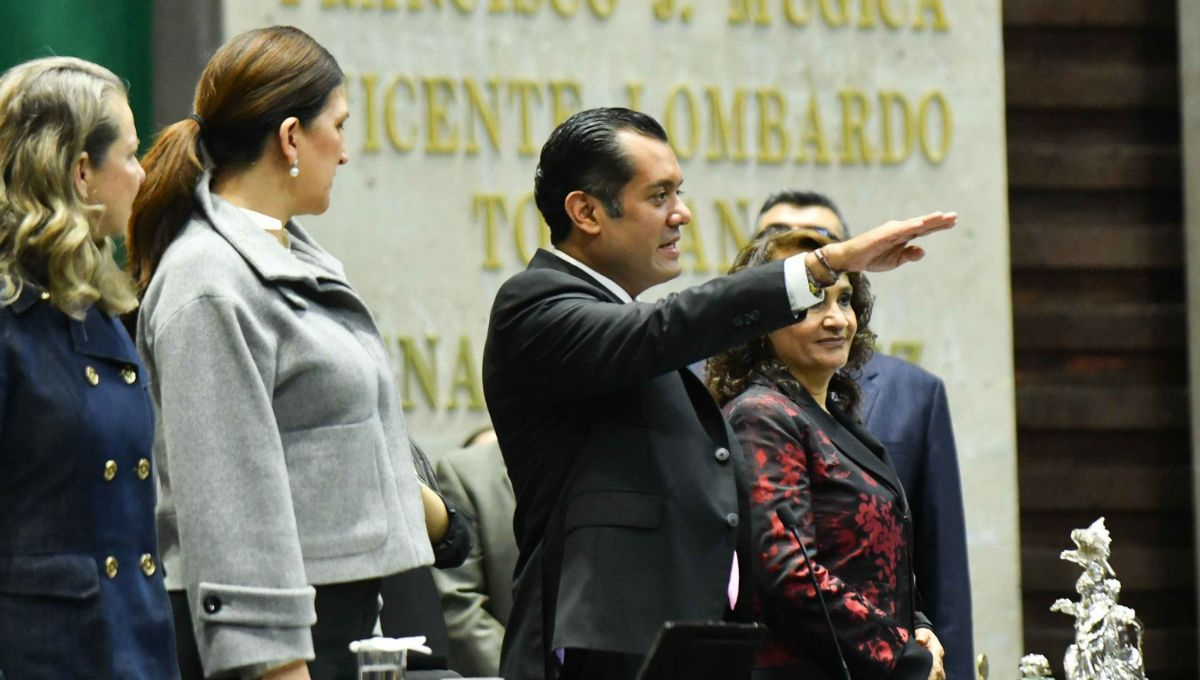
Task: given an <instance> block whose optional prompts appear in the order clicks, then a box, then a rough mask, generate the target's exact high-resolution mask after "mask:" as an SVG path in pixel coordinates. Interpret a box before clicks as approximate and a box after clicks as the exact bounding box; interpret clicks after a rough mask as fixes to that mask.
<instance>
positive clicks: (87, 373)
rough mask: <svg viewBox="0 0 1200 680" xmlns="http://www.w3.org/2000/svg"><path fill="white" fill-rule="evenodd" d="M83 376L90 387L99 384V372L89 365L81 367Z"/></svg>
mask: <svg viewBox="0 0 1200 680" xmlns="http://www.w3.org/2000/svg"><path fill="white" fill-rule="evenodd" d="M83 377H85V378H87V381H88V384H89V385H91V386H92V387H95V386H96V385H99V384H100V374H99V373H97V372H96V369H94V368H92V367H91V366H88V367H87V368H85V369H83Z"/></svg>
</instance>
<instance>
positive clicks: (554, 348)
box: [483, 108, 956, 680]
mask: <svg viewBox="0 0 1200 680" xmlns="http://www.w3.org/2000/svg"><path fill="white" fill-rule="evenodd" d="M682 183H683V174H682V171H681V170H680V168H679V164H678V162H677V161H676V159H675V154H674V153H673V152H672V151H671V148H670V146H668V144H667V136H666V133H665V132H664V131H663V129H662V126H660V125H659V124H658V123H657V122H656V121H655V120H654V119H652V118H650V117H649V116H646V115H645V114H640V113H637V112H634V111H630V110H628V109H615V108H614V109H592V110H588V111H583V112H580V113H578V114H575V115H574V116H572V117H571V118H569V119H567V120H566V121H565V122H564V123H563V124H562V125H560V126H559V127H558V128H556V129H555V131H554V132H553V133H552V134H551V136H550V139H549V140H548V141H547V142H546V144H545V146H544V147H543V148H542V153H541V157H540V160H539V164H538V169H537V173H536V175H535V180H534V196H535V199H536V202H537V205H538V209H539V210H540V211H541V213H542V215H543V217H545V219H546V222H547V223H548V225H549V227H550V233H551V242H552V243H553V244H554V246H555V248H554V249H553V250H549V251H547V250H539V251H538V252H537V254H536V255H534V257H533V260H532V261H531V262H530V265H529V267H528V268H527V269H526V270H525V271H524V272H522V273H519V274H517V275H516V276H514V277H513V278H511V279H509V280H508V281H507V282H505V284H504V285H503V286H502V287H501V289H500V291H499V293H498V294H497V296H496V300H495V303H494V305H493V307H492V316H491V322H490V325H489V328H488V339H487V343H486V345H485V348H484V356H483V383H484V393H485V396H486V397H487V402H488V409H489V411H490V412H491V414H492V422H493V425H494V426H495V428H496V433H497V435H498V436H499V440H500V447H501V450H502V451H503V454H504V459H505V463H506V464H507V466H508V472H509V476H510V478H511V479H512V482H513V488H514V490H515V492H516V496H517V510H516V516H515V519H514V528H515V530H516V536H517V543H518V546H519V548H520V555H519V557H518V564H517V571H516V578H515V584H516V592H515V597H514V604H513V611H512V616H511V617H510V619H509V625H508V629H507V631H506V635H505V639H504V649H503V654H502V659H501V673H502V674H503V675H504V677H506V678H508V679H509V680H531V679H540V678H546V679H547V680H549V679H552V678H564V679H568V680H576V679H581V678H589V679H590V678H604V679H608V678H611V679H613V680H627V679H630V678H633V677H634V676H635V675H636V673H637V671H638V668H639V667H640V665H641V663H642V661H643V658H644V656H645V654H646V653H647V652H648V650H649V647H650V644H651V642H652V641H653V638H654V636H655V635H656V634H657V632H658V630H659V628H660V627H661V626H662V624H663V622H664V621H668V620H714V619H718V620H719V619H722V618H733V619H739V620H745V619H748V618H749V616H750V612H749V606H748V604H749V600H750V598H749V592H748V590H749V586H750V581H749V568H748V564H749V563H748V562H746V561H745V560H746V555H745V546H746V545H747V543H746V538H747V536H746V535H745V534H744V533H740V532H739V528H738V527H739V525H740V524H741V523H742V521H741V520H742V517H743V516H744V514H745V513H744V511H743V509H744V507H745V492H746V486H745V484H744V482H743V480H741V479H740V477H739V474H738V465H739V463H740V461H741V452H740V451H739V450H738V449H737V446H736V440H735V438H734V437H733V435H732V433H731V432H730V431H729V428H728V426H727V425H726V423H725V421H724V419H723V418H722V417H721V413H720V411H719V409H718V408H717V406H716V403H715V402H714V401H713V400H712V398H711V397H710V396H709V395H708V393H707V391H706V390H705V388H704V386H703V384H702V383H701V382H700V380H699V379H697V378H696V377H695V376H694V375H693V374H692V373H691V372H690V371H688V370H687V369H686V367H687V365H688V364H689V363H691V362H694V361H697V360H699V359H701V358H704V357H708V356H711V355H713V354H716V353H717V352H719V351H722V350H724V349H726V348H728V347H732V346H735V345H737V344H740V343H743V342H747V341H749V340H751V339H753V338H757V337H760V336H762V335H764V334H766V333H769V332H771V331H772V330H775V329H777V328H781V327H783V326H786V325H788V324H790V323H793V322H794V321H795V319H796V315H797V313H798V312H800V311H802V310H804V309H807V308H808V307H809V306H811V305H813V304H816V302H817V301H819V300H820V299H821V298H822V297H823V295H824V288H825V287H827V286H829V285H832V284H833V283H834V282H836V281H837V279H838V276H839V274H840V272H841V271H861V270H865V269H870V270H874V271H883V270H886V269H891V268H893V267H896V266H899V265H900V264H903V263H905V262H908V261H913V260H916V259H919V258H920V257H921V255H922V254H923V253H922V251H921V250H920V249H919V248H918V247H916V246H913V245H910V244H909V241H911V240H912V239H913V238H916V237H917V236H920V235H923V234H926V233H930V232H932V231H936V230H939V229H944V228H949V227H950V226H953V224H954V222H955V219H956V218H955V216H954V215H953V214H942V213H934V214H932V215H928V216H926V217H924V218H918V219H914V220H907V221H903V222H891V223H888V224H887V225H884V226H883V227H881V228H880V229H876V230H874V231H872V232H869V233H867V234H864V235H862V236H860V237H858V238H856V239H852V240H850V241H845V242H842V243H836V244H832V245H830V246H827V247H826V248H825V250H824V252H823V253H805V254H801V255H797V256H794V257H792V258H788V259H787V260H783V261H778V262H772V263H769V264H766V265H763V266H761V267H755V268H752V269H748V270H746V271H743V272H739V273H737V274H734V275H732V276H727V277H722V278H719V279H716V280H714V281H710V282H708V283H706V284H704V285H702V286H697V287H694V288H690V289H688V290H685V291H683V292H681V293H679V294H677V295H673V296H669V297H667V298H665V299H663V300H661V301H659V302H657V303H654V304H646V303H639V302H635V301H634V298H635V297H636V296H638V295H639V294H641V293H642V292H643V291H645V290H646V289H647V288H650V287H651V286H654V285H657V284H659V283H663V282H665V281H668V280H670V279H672V278H674V277H676V276H678V275H679V273H680V265H679V248H678V241H679V230H680V228H681V227H682V226H683V225H685V224H687V223H688V222H689V221H690V220H691V214H690V212H689V211H688V208H687V207H686V206H685V205H684V203H683V200H682V197H681V196H680V185H681V184H682ZM822 256H823V258H824V259H822ZM739 546H740V547H741V548H742V549H737V548H739ZM735 551H736V552H735ZM743 593H744V595H743Z"/></svg>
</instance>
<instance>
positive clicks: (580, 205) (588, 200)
mask: <svg viewBox="0 0 1200 680" xmlns="http://www.w3.org/2000/svg"><path fill="white" fill-rule="evenodd" d="M563 208H564V209H565V210H566V211H567V217H569V218H571V222H573V223H574V224H575V226H576V227H578V228H579V229H580V230H581V231H582V232H583V233H585V234H588V235H590V236H595V235H597V234H599V233H600V222H599V221H598V220H597V219H596V211H597V210H600V209H601V208H600V206H599V204H598V202H597V201H596V199H595V198H594V197H592V196H589V195H588V194H586V193H584V192H582V191H572V192H571V193H569V194H567V197H566V199H565V200H564V201H563Z"/></svg>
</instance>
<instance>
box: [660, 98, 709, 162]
mask: <svg viewBox="0 0 1200 680" xmlns="http://www.w3.org/2000/svg"><path fill="white" fill-rule="evenodd" d="M681 98H682V99H681ZM680 101H682V102H683V104H684V106H685V108H686V109H687V114H686V116H687V133H688V134H687V137H686V139H687V141H686V142H685V141H683V140H684V136H683V134H682V133H681V131H680V129H679V121H678V119H677V116H676V112H675V111H676V109H675V106H676V104H677V103H678V102H680ZM699 108H700V104H699V103H698V102H697V101H696V95H694V94H692V91H691V90H689V89H688V88H687V86H686V85H676V86H675V87H674V88H672V90H671V93H670V94H669V95H667V110H666V113H665V114H664V115H663V126H664V127H665V128H666V131H667V137H669V138H670V139H671V146H672V147H673V148H674V149H675V155H677V156H679V157H680V158H682V159H683V160H691V158H692V157H693V156H695V155H696V149H697V148H699V146H700V121H699V120H698V118H699V115H700V114H699Z"/></svg>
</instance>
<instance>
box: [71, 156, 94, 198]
mask: <svg viewBox="0 0 1200 680" xmlns="http://www.w3.org/2000/svg"><path fill="white" fill-rule="evenodd" d="M95 176H96V172H95V170H94V169H93V168H92V159H91V157H90V156H88V152H86V151H83V152H81V153H80V154H79V157H78V158H76V159H75V162H74V163H72V164H71V181H72V182H74V183H75V191H76V192H78V193H79V198H81V199H82V200H83V201H85V202H90V200H91V189H92V186H91V183H92V179H93V178H94V177H95Z"/></svg>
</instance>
